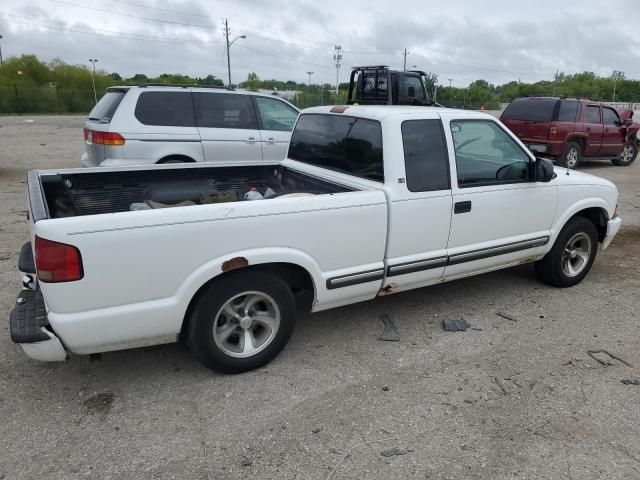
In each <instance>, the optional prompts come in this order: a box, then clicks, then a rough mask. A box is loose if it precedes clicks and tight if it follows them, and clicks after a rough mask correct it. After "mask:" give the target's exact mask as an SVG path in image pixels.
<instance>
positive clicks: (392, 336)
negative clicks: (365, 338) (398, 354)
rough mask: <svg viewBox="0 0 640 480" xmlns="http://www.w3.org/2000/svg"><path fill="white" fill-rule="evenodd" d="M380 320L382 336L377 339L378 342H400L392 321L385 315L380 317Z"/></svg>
mask: <svg viewBox="0 0 640 480" xmlns="http://www.w3.org/2000/svg"><path fill="white" fill-rule="evenodd" d="M380 320H381V321H382V325H383V326H384V328H383V330H382V335H381V336H380V337H378V340H382V341H383V342H397V341H399V340H400V335H398V331H397V330H396V326H395V325H394V324H393V321H392V320H391V318H390V317H389V315H387V314H386V313H383V314H382V315H380Z"/></svg>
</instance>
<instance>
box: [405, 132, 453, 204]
mask: <svg viewBox="0 0 640 480" xmlns="http://www.w3.org/2000/svg"><path fill="white" fill-rule="evenodd" d="M402 144H403V146H404V165H405V170H406V175H407V188H408V189H409V191H411V192H429V191H433V190H448V189H449V188H451V187H450V182H449V158H448V157H447V144H446V142H445V139H444V131H443V130H442V122H441V121H440V120H406V121H404V122H402Z"/></svg>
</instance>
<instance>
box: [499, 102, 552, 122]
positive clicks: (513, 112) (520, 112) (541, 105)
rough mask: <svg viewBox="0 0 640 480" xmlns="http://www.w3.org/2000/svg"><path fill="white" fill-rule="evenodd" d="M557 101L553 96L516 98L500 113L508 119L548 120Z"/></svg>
mask: <svg viewBox="0 0 640 480" xmlns="http://www.w3.org/2000/svg"><path fill="white" fill-rule="evenodd" d="M557 102H558V100H557V99H555V98H518V99H516V100H514V101H513V102H511V103H510V104H509V106H508V107H507V108H506V110H505V111H504V113H503V114H502V118H504V119H508V120H525V121H530V122H550V121H551V119H552V118H553V111H554V110H555V108H556V103H557Z"/></svg>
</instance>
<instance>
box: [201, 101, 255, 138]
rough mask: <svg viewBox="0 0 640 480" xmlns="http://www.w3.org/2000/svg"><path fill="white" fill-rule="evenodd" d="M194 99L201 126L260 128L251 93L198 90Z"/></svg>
mask: <svg viewBox="0 0 640 480" xmlns="http://www.w3.org/2000/svg"><path fill="white" fill-rule="evenodd" d="M193 101H194V103H195V105H196V116H197V118H198V126H199V127H203V128H243V129H251V130H256V129H257V128H258V122H257V120H256V114H255V112H254V111H253V105H252V103H251V98H249V95H236V94H233V93H207V92H196V93H194V94H193Z"/></svg>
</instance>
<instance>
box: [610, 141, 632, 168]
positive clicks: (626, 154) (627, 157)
mask: <svg viewBox="0 0 640 480" xmlns="http://www.w3.org/2000/svg"><path fill="white" fill-rule="evenodd" d="M637 157H638V143H637V142H636V141H635V140H632V141H630V142H627V143H626V144H625V146H624V150H622V153H621V154H620V156H618V157H616V158H613V159H611V163H613V164H614V165H615V166H616V167H628V166H629V165H631V164H632V163H633V162H635V161H636V158H637Z"/></svg>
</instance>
